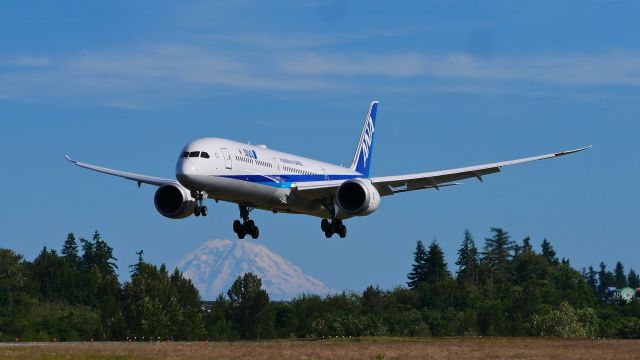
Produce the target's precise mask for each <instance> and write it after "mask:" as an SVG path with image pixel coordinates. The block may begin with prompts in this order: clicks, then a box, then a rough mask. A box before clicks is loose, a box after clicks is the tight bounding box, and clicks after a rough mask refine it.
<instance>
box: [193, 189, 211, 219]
mask: <svg viewBox="0 0 640 360" xmlns="http://www.w3.org/2000/svg"><path fill="white" fill-rule="evenodd" d="M205 196H206V194H205V192H204V191H198V192H196V193H195V194H194V196H193V197H194V198H195V199H196V206H195V207H194V208H193V215H195V216H200V215H202V216H207V215H208V214H209V209H208V208H207V206H206V205H202V202H203V201H204V198H205Z"/></svg>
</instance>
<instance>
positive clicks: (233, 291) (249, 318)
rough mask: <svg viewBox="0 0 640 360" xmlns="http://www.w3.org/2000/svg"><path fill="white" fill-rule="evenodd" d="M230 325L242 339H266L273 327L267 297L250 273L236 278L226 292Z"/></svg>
mask: <svg viewBox="0 0 640 360" xmlns="http://www.w3.org/2000/svg"><path fill="white" fill-rule="evenodd" d="M227 296H228V297H229V302H230V307H231V318H232V323H233V326H234V328H235V329H236V331H237V332H238V334H240V336H241V337H242V338H243V339H258V340H259V339H261V338H268V337H269V336H270V335H271V334H270V332H271V330H272V327H273V317H272V314H271V312H270V309H269V295H268V294H267V292H266V291H265V290H264V289H262V280H260V278H259V277H258V276H256V275H255V274H252V273H245V274H244V275H241V276H238V278H237V279H236V280H235V281H234V282H233V284H232V285H231V288H230V289H229V291H227Z"/></svg>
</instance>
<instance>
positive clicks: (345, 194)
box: [336, 179, 380, 216]
mask: <svg viewBox="0 0 640 360" xmlns="http://www.w3.org/2000/svg"><path fill="white" fill-rule="evenodd" d="M336 202H337V203H338V207H339V208H340V210H341V211H342V212H344V213H346V214H348V215H354V216H363V215H369V214H371V213H372V212H374V211H376V209H377V208H378V206H380V193H378V190H377V189H376V188H375V187H374V186H373V185H372V184H371V182H370V181H367V180H364V179H351V180H347V181H345V182H343V183H342V185H340V187H339V188H338V190H337V191H336Z"/></svg>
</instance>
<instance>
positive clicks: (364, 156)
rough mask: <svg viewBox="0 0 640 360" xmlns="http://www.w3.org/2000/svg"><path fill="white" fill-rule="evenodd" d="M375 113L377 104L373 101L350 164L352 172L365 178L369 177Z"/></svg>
mask: <svg viewBox="0 0 640 360" xmlns="http://www.w3.org/2000/svg"><path fill="white" fill-rule="evenodd" d="M377 111H378V102H377V101H373V102H372V103H371V106H370V107H369V112H368V113H367V117H366V119H365V120H364V127H363V128H362V134H360V142H358V147H357V148H356V153H355V155H354V157H353V163H352V164H351V169H352V170H355V171H357V172H359V173H361V174H362V175H364V176H366V177H369V170H370V165H371V154H372V151H373V135H374V132H375V129H376V113H377Z"/></svg>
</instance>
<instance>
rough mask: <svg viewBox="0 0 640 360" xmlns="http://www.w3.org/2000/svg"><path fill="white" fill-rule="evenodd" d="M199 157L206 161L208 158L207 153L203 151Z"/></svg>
mask: <svg viewBox="0 0 640 360" xmlns="http://www.w3.org/2000/svg"><path fill="white" fill-rule="evenodd" d="M200 157H201V158H205V159H208V158H209V153H207V152H205V151H203V152H201V153H200Z"/></svg>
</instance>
